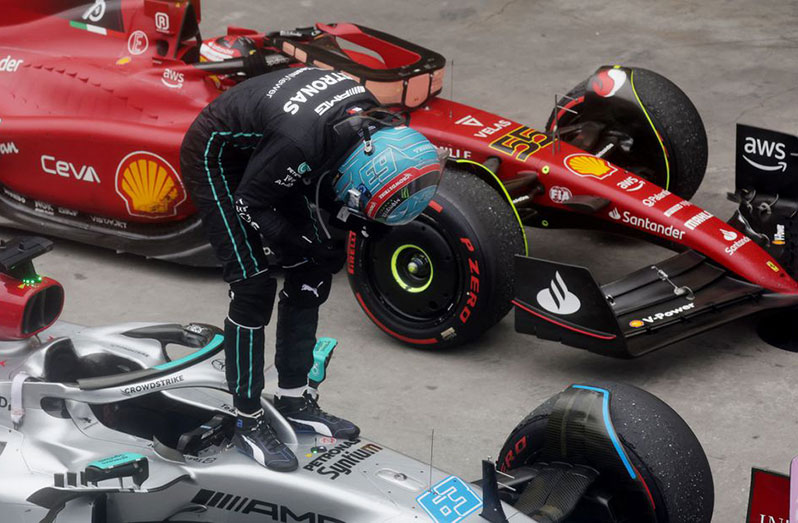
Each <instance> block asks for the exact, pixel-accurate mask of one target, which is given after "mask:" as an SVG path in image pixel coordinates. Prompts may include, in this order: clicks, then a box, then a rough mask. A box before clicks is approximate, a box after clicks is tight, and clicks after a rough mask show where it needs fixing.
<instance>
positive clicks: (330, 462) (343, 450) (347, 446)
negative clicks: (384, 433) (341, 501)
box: [302, 439, 382, 480]
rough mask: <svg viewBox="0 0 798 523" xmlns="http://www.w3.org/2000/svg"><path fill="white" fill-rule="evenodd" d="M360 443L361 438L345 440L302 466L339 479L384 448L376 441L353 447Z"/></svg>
mask: <svg viewBox="0 0 798 523" xmlns="http://www.w3.org/2000/svg"><path fill="white" fill-rule="evenodd" d="M360 443H361V440H359V439H354V440H350V441H344V442H343V443H341V444H340V445H338V446H336V447H334V448H332V449H330V450H328V451H327V452H325V453H324V454H322V455H321V456H319V457H318V458H316V459H314V460H313V461H311V462H310V463H308V464H307V465H305V466H304V467H302V468H304V469H305V470H309V471H311V472H315V473H316V474H320V475H322V476H329V479H332V480H335V479H338V478H339V477H341V475H342V474H343V475H349V474H351V473H352V469H353V468H355V467H356V466H357V465H358V464H360V463H362V462H364V461H366V460H367V459H369V458H370V457H371V456H373V455H374V454H377V453H378V452H380V451H381V450H382V447H380V446H379V445H376V444H374V443H366V444H364V445H361V446H359V447H357V448H356V449H353V448H352V447H354V446H356V445H359V444H360Z"/></svg>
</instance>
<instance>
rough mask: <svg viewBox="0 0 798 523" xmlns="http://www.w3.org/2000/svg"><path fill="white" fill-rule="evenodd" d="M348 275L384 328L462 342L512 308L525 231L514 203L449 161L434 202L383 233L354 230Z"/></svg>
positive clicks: (425, 344) (415, 342) (418, 340)
mask: <svg viewBox="0 0 798 523" xmlns="http://www.w3.org/2000/svg"><path fill="white" fill-rule="evenodd" d="M347 250H348V260H347V272H348V274H349V283H350V286H351V287H352V290H353V291H354V294H355V297H356V299H357V300H358V303H359V304H360V306H361V307H362V308H363V310H364V312H365V313H366V315H367V316H368V317H369V318H370V319H371V321H372V322H374V324H376V325H377V326H378V327H379V328H380V329H382V330H383V331H384V332H385V333H387V334H388V335H390V336H392V337H393V338H395V339H397V340H399V341H402V342H404V343H406V344H408V345H411V346H414V347H419V348H433V349H437V348H444V347H453V346H456V345H461V344H463V343H466V342H468V341H470V340H473V339H474V338H476V337H478V336H479V335H480V334H482V333H483V332H485V331H486V330H487V329H489V328H490V327H492V326H493V325H494V324H496V323H497V322H498V321H499V320H500V319H502V318H503V317H504V316H505V314H507V312H508V311H509V310H510V308H511V303H510V300H511V299H512V296H513V283H514V281H513V257H514V255H515V254H516V253H521V254H523V253H524V250H525V245H524V235H523V231H522V230H521V228H520V226H519V225H518V221H517V219H516V217H515V214H514V212H513V210H512V208H511V207H510V205H509V204H508V203H507V202H506V201H505V200H504V199H503V197H502V196H501V195H499V194H498V193H497V192H496V191H495V190H494V189H492V188H491V187H490V186H489V185H488V184H486V183H485V182H484V181H482V180H481V179H480V178H479V177H477V176H476V175H474V174H470V173H468V172H465V171H463V170H458V169H451V168H447V170H446V172H445V174H444V176H443V181H442V183H441V185H440V187H439V188H438V193H437V194H436V196H435V199H434V200H433V203H432V204H430V206H429V207H427V209H426V210H425V211H424V213H423V214H422V215H421V216H419V217H418V218H417V219H416V220H415V221H413V222H412V223H410V224H407V225H404V226H401V227H395V228H392V229H391V230H390V231H389V232H388V233H387V234H384V235H382V236H380V237H379V238H372V239H369V238H364V237H363V236H361V235H358V234H355V233H350V236H349V240H348V247H347Z"/></svg>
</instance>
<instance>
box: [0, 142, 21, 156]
mask: <svg viewBox="0 0 798 523" xmlns="http://www.w3.org/2000/svg"><path fill="white" fill-rule="evenodd" d="M18 152H19V149H17V146H16V144H14V142H6V143H0V154H17V153H18Z"/></svg>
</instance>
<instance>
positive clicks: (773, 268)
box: [765, 260, 780, 272]
mask: <svg viewBox="0 0 798 523" xmlns="http://www.w3.org/2000/svg"><path fill="white" fill-rule="evenodd" d="M765 264H766V265H767V266H768V267H770V270H771V271H773V272H779V270H780V269H779V266H778V265H776V264H775V263H773V262H772V261H770V260H768V261H766V262H765Z"/></svg>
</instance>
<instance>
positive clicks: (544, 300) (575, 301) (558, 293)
mask: <svg viewBox="0 0 798 523" xmlns="http://www.w3.org/2000/svg"><path fill="white" fill-rule="evenodd" d="M537 300H538V303H539V304H540V306H541V307H543V308H544V309H546V310H547V311H549V312H553V313H554V314H562V315H563V316H567V315H568V314H573V313H575V312H577V311H579V309H580V308H581V307H582V303H581V302H580V301H579V298H577V296H576V295H575V294H574V293H572V292H571V291H570V290H568V286H567V285H565V280H563V279H562V276H560V272H559V271H557V272H555V273H554V279H552V280H551V283H549V288H547V289H542V290H541V291H540V292H538V295H537Z"/></svg>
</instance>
